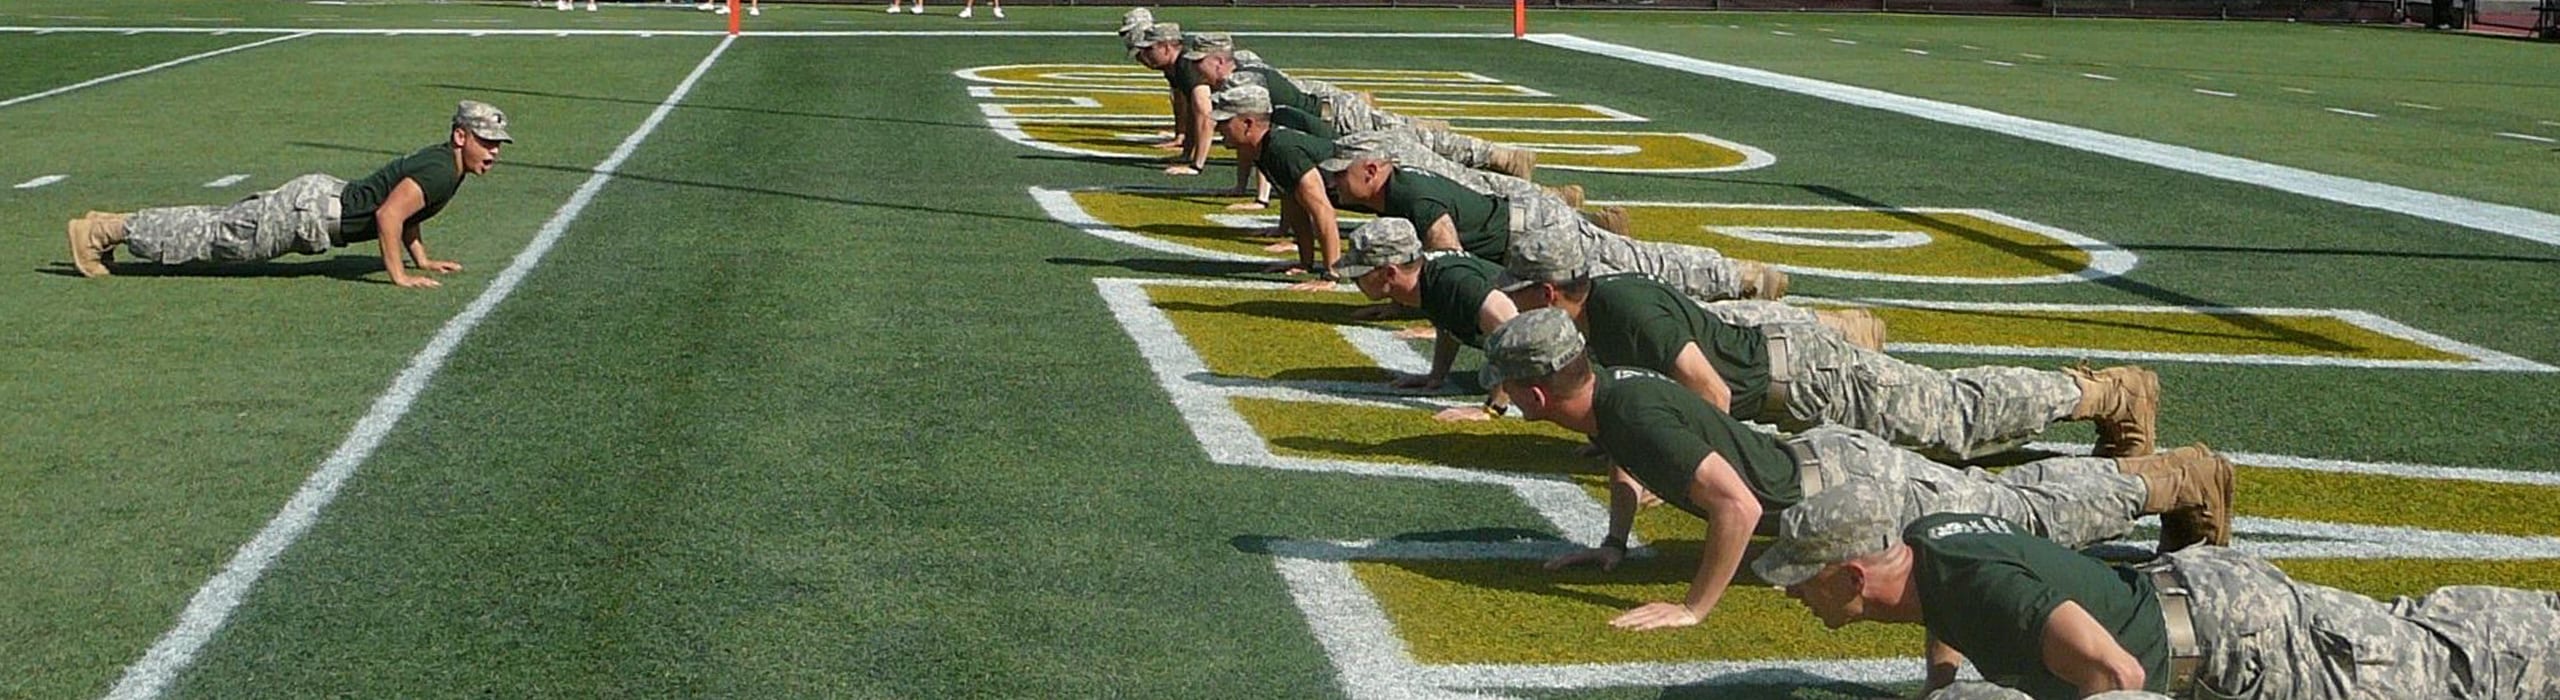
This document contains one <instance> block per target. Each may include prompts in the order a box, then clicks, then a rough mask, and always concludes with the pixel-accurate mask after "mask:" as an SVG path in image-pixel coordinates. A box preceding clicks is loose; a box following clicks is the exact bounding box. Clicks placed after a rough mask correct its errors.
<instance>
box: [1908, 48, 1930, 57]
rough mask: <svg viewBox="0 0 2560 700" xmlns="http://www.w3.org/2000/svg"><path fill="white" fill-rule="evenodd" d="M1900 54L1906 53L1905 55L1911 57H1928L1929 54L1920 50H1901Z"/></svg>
mask: <svg viewBox="0 0 2560 700" xmlns="http://www.w3.org/2000/svg"><path fill="white" fill-rule="evenodd" d="M1902 52H1903V53H1907V54H1911V55H1913V56H1927V55H1929V52H1928V51H1924V50H1921V49H1903V50H1902Z"/></svg>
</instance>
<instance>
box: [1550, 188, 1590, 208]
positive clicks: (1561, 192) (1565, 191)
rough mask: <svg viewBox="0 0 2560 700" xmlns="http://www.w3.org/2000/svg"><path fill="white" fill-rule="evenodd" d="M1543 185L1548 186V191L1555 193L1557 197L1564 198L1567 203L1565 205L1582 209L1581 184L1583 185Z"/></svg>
mask: <svg viewBox="0 0 2560 700" xmlns="http://www.w3.org/2000/svg"><path fill="white" fill-rule="evenodd" d="M1541 186H1542V187H1546V188H1547V193H1548V194H1552V195H1555V196H1556V198H1557V199H1561V200H1564V205H1565V206H1568V207H1573V208H1575V209H1580V208H1582V186H1581V185H1541Z"/></svg>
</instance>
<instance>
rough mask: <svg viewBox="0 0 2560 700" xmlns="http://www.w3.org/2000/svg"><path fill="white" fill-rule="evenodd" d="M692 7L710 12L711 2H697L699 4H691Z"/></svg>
mask: <svg viewBox="0 0 2560 700" xmlns="http://www.w3.org/2000/svg"><path fill="white" fill-rule="evenodd" d="M693 9H696V10H701V11H704V12H710V11H711V3H707V2H706V3H702V4H699V5H694V6H693Z"/></svg>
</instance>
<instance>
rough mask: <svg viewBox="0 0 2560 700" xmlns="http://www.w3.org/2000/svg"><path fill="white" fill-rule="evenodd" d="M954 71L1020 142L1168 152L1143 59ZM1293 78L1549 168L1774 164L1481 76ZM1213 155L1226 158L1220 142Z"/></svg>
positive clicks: (995, 123) (1160, 109) (1730, 146)
mask: <svg viewBox="0 0 2560 700" xmlns="http://www.w3.org/2000/svg"><path fill="white" fill-rule="evenodd" d="M956 75H958V76H960V77H961V78H962V79H964V80H967V81H969V82H970V83H971V85H970V86H969V95H970V96H971V97H974V98H977V99H978V100H979V101H980V102H979V110H980V111H981V112H983V113H984V114H985V115H986V117H987V123H988V125H990V126H992V127H994V128H995V130H996V132H997V133H999V134H1002V135H1004V136H1005V138H1008V139H1011V140H1013V141H1014V142H1015V143H1020V144H1022V145H1024V146H1029V147H1032V148H1038V149H1042V150H1048V151H1055V152H1060V153H1072V154H1076V155H1090V156H1103V157H1113V158H1133V159H1152V158H1161V157H1163V156H1164V155H1165V152H1164V151H1159V150H1155V149H1154V148H1151V147H1150V146H1149V144H1152V143H1155V142H1157V141H1161V140H1163V139H1165V138H1167V137H1168V136H1169V135H1170V134H1168V133H1166V132H1165V131H1164V129H1166V128H1168V127H1169V126H1170V125H1171V124H1172V106H1171V102H1170V101H1169V98H1168V95H1167V89H1166V86H1165V82H1164V76H1163V75H1162V74H1159V73H1156V72H1154V71H1149V70H1147V69H1145V68H1141V67H1138V66H1124V65H1099V64H1091V65H1089V64H1028V65H1004V66H986V67H980V68H972V69H968V70H962V71H958V72H957V73H956ZM1290 75H1291V76H1293V77H1298V78H1304V79H1311V80H1322V81H1326V82H1329V83H1333V84H1334V85H1336V86H1339V87H1341V88H1343V89H1346V90H1353V91H1359V92H1368V93H1371V94H1373V95H1376V96H1377V97H1378V99H1379V105H1380V106H1382V107H1384V108H1386V109H1387V110H1389V111H1392V112H1395V113H1397V114H1402V115H1407V116H1414V117H1425V118H1432V119H1443V120H1447V121H1449V122H1451V123H1452V124H1455V125H1457V131H1459V132H1461V133H1465V134H1469V135H1472V136H1476V137H1479V138H1483V139H1486V140H1489V141H1494V142H1496V143H1502V144H1507V145H1512V146H1517V147H1521V148H1527V149H1530V150H1535V151H1538V152H1539V165H1540V167H1544V168H1550V169H1558V170H1584V171H1593V172H1644V173H1711V172H1729V171H1736V170H1749V169H1752V168H1759V167H1763V166H1767V165H1768V164H1770V163H1772V162H1775V160H1776V159H1775V158H1773V157H1771V156H1770V155H1769V154H1768V153H1766V152H1763V151H1760V150H1758V149H1754V148H1751V147H1748V146H1744V145H1741V144H1737V143H1733V142H1730V141H1725V140H1723V139H1718V138H1715V137H1713V136H1709V135H1706V134H1695V133H1686V132H1666V131H1639V130H1618V129H1588V128H1586V129H1566V128H1556V127H1558V126H1570V125H1576V124H1588V125H1613V124H1634V123H1643V122H1646V121H1650V120H1648V119H1646V118H1645V117H1643V116H1641V115H1636V114H1632V113H1628V112H1625V111H1621V110H1617V109H1613V108H1610V107H1608V106H1605V105H1596V104H1582V103H1571V102H1552V101H1541V100H1537V99H1535V98H1541V97H1552V96H1553V95H1550V94H1548V93H1546V92H1544V91H1541V90H1537V89H1534V88H1530V87H1526V86H1521V85H1514V84H1511V83H1506V82H1502V81H1501V80H1498V79H1494V78H1490V77H1486V76H1484V75H1481V74H1477V73H1469V72H1462V71H1428V70H1411V71H1408V70H1375V69H1323V68H1315V69H1305V70H1292V71H1290ZM1214 155H1216V156H1217V157H1221V158H1230V159H1231V158H1232V157H1233V154H1232V153H1229V152H1227V151H1225V150H1224V149H1223V147H1221V148H1220V150H1219V151H1217V152H1216V153H1215V154H1214Z"/></svg>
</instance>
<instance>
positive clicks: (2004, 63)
mask: <svg viewBox="0 0 2560 700" xmlns="http://www.w3.org/2000/svg"><path fill="white" fill-rule="evenodd" d="M1982 62H1983V63H1988V64H1991V65H1995V66H1999V67H2002V68H2015V67H2017V66H2018V64H2015V63H2010V62H2008V61H1994V60H1991V59H1988V58H1986V59H1982Z"/></svg>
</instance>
